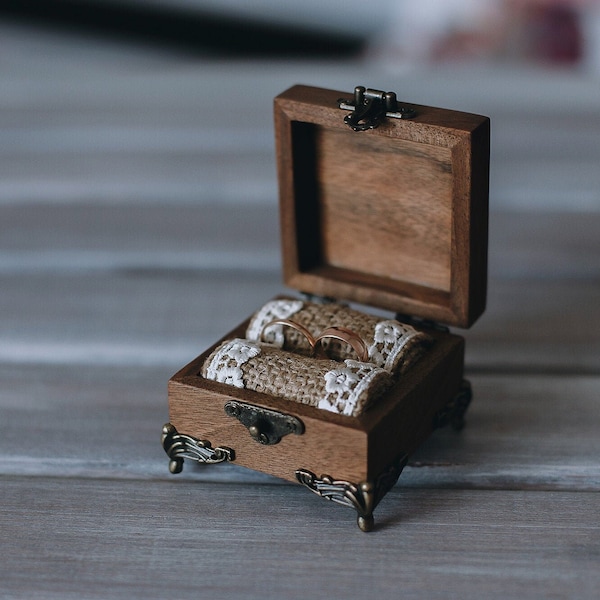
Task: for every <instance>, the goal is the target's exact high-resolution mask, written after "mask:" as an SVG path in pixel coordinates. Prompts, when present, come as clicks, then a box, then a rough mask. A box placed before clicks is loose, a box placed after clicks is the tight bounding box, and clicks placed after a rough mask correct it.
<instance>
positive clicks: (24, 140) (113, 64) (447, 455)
mask: <svg viewBox="0 0 600 600" xmlns="http://www.w3.org/2000/svg"><path fill="white" fill-rule="evenodd" d="M0 44H1V54H0V155H1V156H0V531H1V535H0V555H1V556H2V560H1V561H0V597H1V598H7V599H8V598H20V599H21V598H27V599H35V598H44V599H46V598H56V599H59V598H60V599H65V598H77V599H82V598H128V599H131V598H165V597H169V598H247V599H250V598H261V599H264V598H288V597H289V598H309V597H323V598H327V597H329V598H341V597H349V596H352V597H364V596H366V595H369V596H370V595H373V596H376V597H379V598H597V597H598V589H599V588H600V525H599V516H600V495H599V492H600V462H599V456H600V435H599V432H598V430H599V428H600V142H599V140H600V93H599V92H600V86H599V82H598V80H590V79H587V78H585V77H584V76H582V75H579V74H576V73H566V72H560V71H555V72H553V71H540V70H534V69H531V68H521V69H520V70H515V69H510V68H508V67H496V68H490V67H485V66H477V67H473V66H471V67H465V66H463V67H459V66H451V67H444V68H441V67H440V68H437V69H436V68H429V69H421V70H414V71H406V72H391V71H386V70H384V69H383V68H379V67H377V65H372V64H369V63H367V62H361V61H348V62H342V63H333V62H331V63H320V62H301V61H299V62H293V63H289V62H285V63H283V62H277V61H272V62H267V61H263V62H258V61H243V60H240V61H237V62H236V61H222V60H219V59H215V58H213V59H209V58H198V57H191V56H185V55H180V54H177V53H175V52H173V53H169V52H167V51H165V50H162V51H158V50H153V49H150V48H138V47H135V46H133V45H127V44H117V43H116V42H111V43H108V42H103V41H99V40H95V39H91V38H86V37H85V36H83V35H82V36H66V35H62V36H61V35H54V34H50V33H47V32H46V33H44V32H39V31H35V30H33V29H28V28H26V27H17V26H14V25H10V24H7V23H4V24H0ZM296 82H303V83H308V84H313V85H321V86H325V87H332V88H337V89H347V90H351V89H352V88H353V87H354V85H356V84H359V83H365V84H367V85H371V86H373V87H383V88H385V89H395V90H396V91H397V92H398V95H399V97H401V98H404V99H406V100H408V101H414V102H417V103H421V104H432V105H437V106H445V107H448V108H456V109H460V110H466V111H472V112H479V113H483V114H487V115H489V116H490V117H491V118H492V127H493V145H492V177H491V186H492V187H491V208H492V214H491V222H490V225H491V234H490V280H489V304H488V310H487V312H486V313H485V315H484V316H483V317H482V318H481V320H480V321H479V322H478V323H476V324H475V326H474V327H473V328H472V330H470V331H468V332H467V333H466V338H467V375H468V377H469V379H470V380H471V382H472V384H473V388H474V394H475V398H474V402H473V404H472V407H471V409H470V410H469V412H468V414H467V427H466V428H465V429H464V431H462V432H461V433H455V432H453V431H451V430H441V431H439V432H437V433H436V434H435V435H434V436H432V437H431V438H430V439H429V441H427V442H426V444H425V445H424V446H423V447H422V448H421V449H420V450H419V451H418V452H417V454H416V455H414V456H413V457H412V458H411V461H410V463H409V465H408V466H407V468H406V469H405V471H404V473H403V475H402V476H401V478H400V480H399V482H398V484H397V485H396V486H395V487H394V488H393V490H392V491H391V492H390V493H389V494H388V495H387V496H386V498H385V499H384V500H383V502H382V503H381V504H380V506H379V507H378V509H377V511H376V515H375V516H376V522H377V523H378V527H377V529H376V531H375V532H373V533H371V534H364V533H361V532H360V531H359V530H358V529H357V528H356V526H355V520H354V514H353V512H352V511H349V510H348V509H345V508H342V507H338V506H335V505H333V504H331V503H328V502H324V501H322V500H320V499H318V498H316V497H314V496H313V495H312V494H310V493H309V492H308V491H306V490H304V489H303V488H300V487H299V486H295V485H292V484H288V483H285V482H282V481H279V480H275V479H274V478H271V477H269V476H266V475H262V474H258V473H254V472H251V471H248V470H244V469H242V468H239V467H236V466H235V465H218V466H213V467H204V468H201V467H199V466H196V467H194V466H191V465H187V466H186V467H185V468H184V471H183V473H181V474H180V475H177V476H174V475H171V474H170V473H169V472H168V470H167V458H166V456H165V455H164V453H163V450H162V448H161V446H160V430H161V426H162V425H163V423H164V422H166V421H167V418H168V415H167V399H166V382H167V380H168V379H169V377H170V376H171V375H172V374H173V373H174V372H175V371H176V370H177V369H178V368H179V367H181V366H183V365H184V364H185V363H186V362H187V361H189V360H190V359H191V358H193V357H194V356H196V355H197V354H198V353H199V352H200V351H202V350H204V348H205V347H206V346H207V345H208V344H210V343H212V342H213V341H214V340H215V339H217V338H218V337H220V336H221V335H222V334H223V333H224V332H226V331H227V330H228V329H229V328H231V327H232V326H233V325H234V324H237V323H238V322H239V321H241V320H242V319H243V318H245V317H246V316H248V315H249V314H250V313H251V312H252V311H253V310H254V309H255V308H257V307H258V306H260V305H261V303H262V302H264V301H265V300H266V299H269V298H270V297H272V296H273V295H274V294H276V293H279V292H282V291H284V288H283V286H282V284H281V280H280V273H279V267H280V258H279V240H278V236H279V234H278V228H277V209H276V194H277V191H276V174H275V163H274V156H273V132H272V123H271V114H272V113H271V111H272V107H271V100H272V98H273V96H275V95H276V94H277V93H279V92H280V91H282V90H283V89H285V88H287V87H288V86H289V85H291V84H293V83H296ZM351 512H352V514H351Z"/></svg>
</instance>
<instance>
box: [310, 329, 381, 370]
mask: <svg viewBox="0 0 600 600" xmlns="http://www.w3.org/2000/svg"><path fill="white" fill-rule="evenodd" d="M327 338H330V339H334V340H339V341H341V342H346V343H347V344H349V345H350V346H352V349H353V350H354V351H355V352H356V354H357V356H358V360H359V361H360V362H367V361H368V360H369V349H368V348H367V345H366V344H365V342H364V341H363V339H362V338H361V337H360V336H359V335H358V334H356V333H354V331H352V330H351V329H348V328H346V327H328V328H327V329H324V330H323V331H322V332H321V333H320V334H319V335H318V336H317V337H316V338H315V343H314V346H313V347H316V345H317V344H318V343H319V342H320V341H321V340H324V339H327Z"/></svg>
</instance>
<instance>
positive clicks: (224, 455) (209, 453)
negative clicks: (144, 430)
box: [161, 423, 235, 473]
mask: <svg viewBox="0 0 600 600" xmlns="http://www.w3.org/2000/svg"><path fill="white" fill-rule="evenodd" d="M161 441H162V446H163V449H164V451H165V452H166V454H167V456H168V457H169V459H170V461H169V471H170V472H171V473H181V471H182V469H183V459H184V458H188V459H190V460H195V461H197V462H199V463H204V464H215V463H220V462H225V461H233V460H235V452H234V451H233V450H232V449H231V448H226V447H222V448H219V447H217V448H213V447H212V445H211V443H210V442H209V441H208V440H199V439H197V438H195V437H192V436H191V435H186V434H183V433H179V432H178V431H177V429H175V427H174V426H173V425H171V423H166V424H165V425H164V426H163V428H162V436H161Z"/></svg>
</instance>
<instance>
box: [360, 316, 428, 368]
mask: <svg viewBox="0 0 600 600" xmlns="http://www.w3.org/2000/svg"><path fill="white" fill-rule="evenodd" d="M419 335H420V334H419V332H418V331H417V330H416V329H414V328H413V327H411V326H410V325H405V324H403V323H400V322H399V321H394V320H390V321H380V322H379V323H377V324H376V325H375V331H374V333H373V343H372V344H371V346H369V358H370V359H371V360H372V361H373V362H374V363H376V364H377V365H380V366H382V367H383V368H384V369H386V370H388V371H391V370H392V369H393V368H394V366H395V364H396V359H397V357H398V355H399V354H400V353H401V352H402V350H403V349H404V347H405V346H406V344H408V342H410V341H411V340H412V339H413V338H415V337H417V336H419Z"/></svg>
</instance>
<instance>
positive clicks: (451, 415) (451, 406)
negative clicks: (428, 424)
mask: <svg viewBox="0 0 600 600" xmlns="http://www.w3.org/2000/svg"><path fill="white" fill-rule="evenodd" d="M472 397H473V393H472V391H471V384H470V383H469V382H468V381H467V380H466V379H463V381H462V383H461V385H460V390H459V391H458V393H457V394H456V396H454V398H452V399H451V400H450V401H449V402H448V404H446V406H444V408H442V409H441V410H439V411H438V412H437V413H436V415H435V417H434V418H433V428H434V429H438V428H439V427H445V426H446V425H448V424H450V425H451V426H452V428H453V429H455V430H456V431H460V430H461V429H462V428H463V427H464V426H465V413H466V412H467V409H468V408H469V404H470V403H471V398H472Z"/></svg>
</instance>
